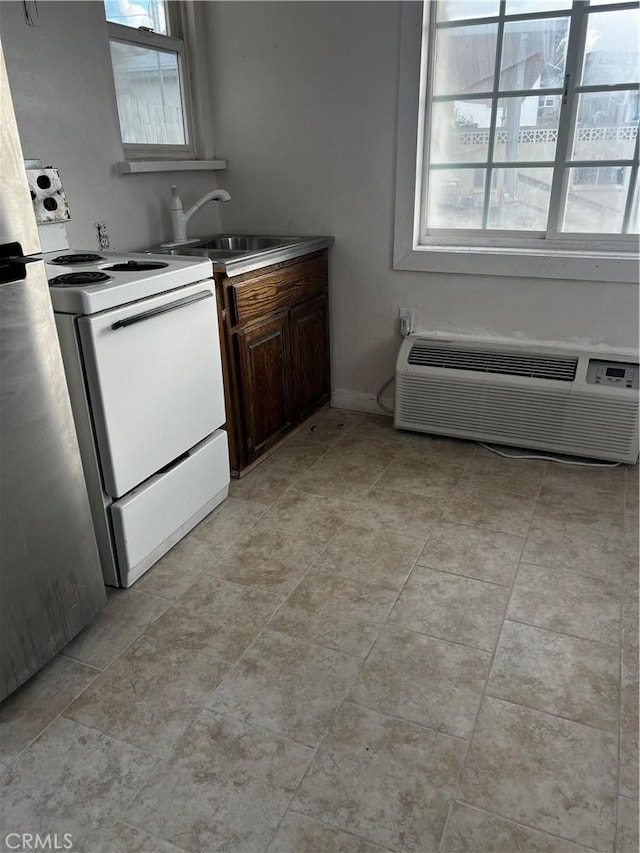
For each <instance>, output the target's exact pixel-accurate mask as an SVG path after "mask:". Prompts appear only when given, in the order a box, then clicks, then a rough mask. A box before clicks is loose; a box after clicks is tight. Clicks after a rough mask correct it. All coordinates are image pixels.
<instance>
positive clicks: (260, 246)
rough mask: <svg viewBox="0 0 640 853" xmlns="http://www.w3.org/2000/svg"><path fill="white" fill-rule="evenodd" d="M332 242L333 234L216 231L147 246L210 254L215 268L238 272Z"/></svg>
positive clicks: (178, 252)
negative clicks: (233, 232) (304, 235)
mask: <svg viewBox="0 0 640 853" xmlns="http://www.w3.org/2000/svg"><path fill="white" fill-rule="evenodd" d="M331 245H333V237H286V236H280V235H277V236H272V235H267V234H215V235H212V236H210V237H195V238H193V239H192V240H187V241H186V242H184V243H164V244H163V245H162V246H157V247H155V248H153V249H147V252H148V253H149V254H153V255H191V256H196V257H202V258H210V259H211V261H212V262H213V268H214V270H221V271H224V272H226V273H227V275H231V274H233V275H239V274H240V273H242V272H248V271H250V270H253V269H259V268H260V267H263V266H266V265H267V264H276V263H280V262H282V261H287V260H291V259H292V258H295V257H298V256H299V255H304V254H309V253H310V252H315V251H318V250H319V249H324V248H326V247H327V246H331Z"/></svg>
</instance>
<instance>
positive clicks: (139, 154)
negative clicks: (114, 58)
mask: <svg viewBox="0 0 640 853" xmlns="http://www.w3.org/2000/svg"><path fill="white" fill-rule="evenodd" d="M181 5H182V4H177V3H175V2H171V0H168V2H166V3H165V11H166V21H167V29H168V31H169V34H167V35H165V34H164V33H156V32H154V31H153V30H148V29H146V28H144V27H129V26H126V25H125V24H116V23H114V22H112V21H109V20H107V31H108V42H109V57H110V58H111V42H112V41H116V42H120V43H123V44H130V45H132V46H134V47H143V48H148V49H152V50H158V51H164V52H168V53H175V54H176V55H177V61H178V75H179V79H180V97H181V101H182V116H183V122H184V133H185V137H186V140H187V141H186V143H185V144H184V145H164V144H161V143H158V144H152V143H130V142H124V140H122V126H121V124H120V112H119V108H118V97H117V91H115V76H114V94H115V101H116V109H117V110H118V113H117V119H118V130H119V132H120V139H121V142H122V150H123V154H124V159H125V160H129V161H138V160H194V159H196V151H197V144H196V142H197V136H196V127H195V122H194V112H195V110H194V101H193V96H192V86H191V77H192V74H191V68H190V63H189V53H190V51H189V50H188V49H187V46H186V41H185V38H184V30H185V20H184V15H183V14H182V10H181V8H180V7H181ZM184 5H185V6H186V5H187V4H186V3H185V4H184ZM190 47H191V46H190ZM112 73H113V64H112Z"/></svg>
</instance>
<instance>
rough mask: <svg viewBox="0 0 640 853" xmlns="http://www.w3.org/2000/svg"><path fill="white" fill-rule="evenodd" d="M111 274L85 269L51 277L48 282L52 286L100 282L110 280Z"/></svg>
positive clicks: (71, 285)
mask: <svg viewBox="0 0 640 853" xmlns="http://www.w3.org/2000/svg"><path fill="white" fill-rule="evenodd" d="M111 280H112V279H111V276H110V275H106V273H103V272H100V270H85V271H84V272H67V273H64V275H57V276H56V277H55V278H52V279H51V281H50V282H49V284H50V285H51V286H52V287H73V286H74V285H78V284H102V283H103V282H105V281H111Z"/></svg>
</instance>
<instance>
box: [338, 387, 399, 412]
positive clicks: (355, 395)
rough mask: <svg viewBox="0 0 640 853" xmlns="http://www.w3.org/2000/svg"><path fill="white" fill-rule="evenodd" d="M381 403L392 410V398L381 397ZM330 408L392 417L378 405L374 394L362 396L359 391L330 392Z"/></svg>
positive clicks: (339, 390)
mask: <svg viewBox="0 0 640 853" xmlns="http://www.w3.org/2000/svg"><path fill="white" fill-rule="evenodd" d="M382 402H383V403H384V404H385V406H387V407H388V408H390V409H393V403H394V400H393V397H382ZM331 408H332V409H346V410H347V411H349V412H363V413H366V414H369V415H386V416H387V417H393V415H391V414H390V413H389V412H385V411H384V409H381V408H380V406H379V405H378V403H377V401H376V398H375V395H374V394H363V393H362V392H360V391H347V390H341V389H338V390H336V391H332V392H331Z"/></svg>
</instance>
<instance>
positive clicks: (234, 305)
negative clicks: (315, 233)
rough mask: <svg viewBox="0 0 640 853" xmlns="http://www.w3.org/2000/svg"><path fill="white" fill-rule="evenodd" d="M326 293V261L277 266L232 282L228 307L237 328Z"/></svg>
mask: <svg viewBox="0 0 640 853" xmlns="http://www.w3.org/2000/svg"><path fill="white" fill-rule="evenodd" d="M326 289H327V264H326V259H325V258H324V257H314V258H310V259H309V260H306V261H300V260H299V259H296V263H295V264H293V265H291V266H289V267H287V266H286V265H282V266H274V267H271V268H269V269H267V270H265V271H264V272H263V273H262V274H257V275H256V273H248V274H247V277H246V280H245V279H244V276H238V277H237V278H235V279H233V280H232V282H231V283H230V284H229V286H228V294H229V307H230V309H231V314H232V322H233V324H234V325H240V324H244V323H246V322H248V321H249V320H255V319H256V318H258V317H264V316H266V315H268V314H273V313H275V312H276V311H279V310H280V309H283V308H288V307H291V306H293V305H297V304H298V303H300V302H303V301H305V300H307V299H311V298H312V297H314V296H318V295H320V294H321V293H324V292H325V291H326Z"/></svg>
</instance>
